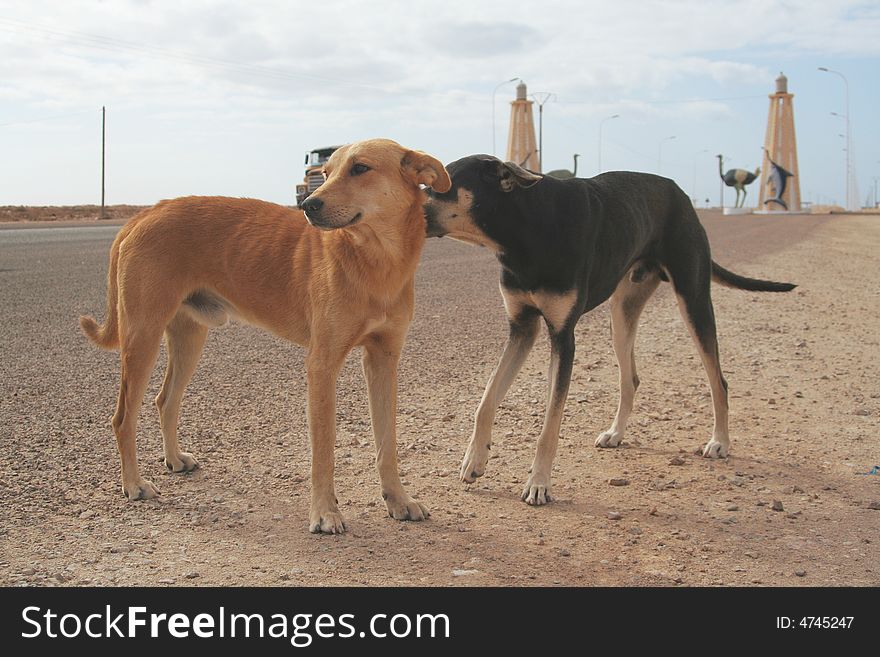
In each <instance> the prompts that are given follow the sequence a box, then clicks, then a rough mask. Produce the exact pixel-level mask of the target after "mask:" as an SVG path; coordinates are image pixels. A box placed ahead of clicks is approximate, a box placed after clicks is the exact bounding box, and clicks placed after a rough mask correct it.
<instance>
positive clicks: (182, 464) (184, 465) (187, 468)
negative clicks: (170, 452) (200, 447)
mask: <svg viewBox="0 0 880 657" xmlns="http://www.w3.org/2000/svg"><path fill="white" fill-rule="evenodd" d="M165 467H166V468H168V469H169V470H171V472H192V471H193V470H195V469H196V468H198V467H199V462H198V461H196V460H195V458H194V457H193V455H192V454H189V453H188V452H180V453H179V454H178V455H177V457H175V458H171V459H169V458H168V457H165Z"/></svg>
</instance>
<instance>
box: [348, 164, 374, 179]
mask: <svg viewBox="0 0 880 657" xmlns="http://www.w3.org/2000/svg"><path fill="white" fill-rule="evenodd" d="M369 170H370V167H368V166H367V165H366V164H355V165H354V166H353V167H352V168H351V175H353V176H359V175H361V174H362V173H366V172H367V171H369Z"/></svg>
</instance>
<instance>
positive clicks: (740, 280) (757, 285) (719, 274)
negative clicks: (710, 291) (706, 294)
mask: <svg viewBox="0 0 880 657" xmlns="http://www.w3.org/2000/svg"><path fill="white" fill-rule="evenodd" d="M712 280H713V281H715V282H716V283H720V284H721V285H724V286H725V287H732V288H736V289H738V290H749V291H750V292H790V291H791V290H793V289H794V288H796V287H797V285H795V284H794V283H777V282H775V281H762V280H760V279H758V278H746V277H745V276H740V275H739V274H734V273H733V272H732V271H727V270H726V269H725V268H724V267H722V266H721V265H719V264H718V263H717V262H715V261H714V260H713V261H712Z"/></svg>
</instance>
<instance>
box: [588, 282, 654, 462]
mask: <svg viewBox="0 0 880 657" xmlns="http://www.w3.org/2000/svg"><path fill="white" fill-rule="evenodd" d="M659 284H660V278H659V276H658V275H657V274H656V273H652V274H649V275H648V277H647V278H644V279H641V280H640V281H639V282H633V281H632V280H631V279H630V277H629V276H625V277H624V278H623V280H622V281H621V282H620V283H619V284H618V286H617V289H616V290H615V291H614V294H613V295H612V297H611V342H612V344H613V346H614V355H615V357H616V358H617V366H618V369H619V370H620V371H619V375H620V399H619V402H618V404H617V414H616V415H615V417H614V422H613V423H612V424H611V428H610V429H608V431H603V432H602V433H600V434H599V437H598V438H596V447H617V446H618V445H619V444H620V442H621V441H622V440H623V434H624V432H625V431H626V423H627V421H628V420H629V415H630V413H631V412H632V407H633V401H634V400H635V395H636V390H637V389H638V387H639V376H638V374H637V373H636V359H635V342H636V329H637V328H638V325H639V316H640V315H641V314H642V309H644V307H645V304H646V303H647V301H648V299H650V298H651V295H652V294H654V291H655V290H656V289H657V286H658V285H659Z"/></svg>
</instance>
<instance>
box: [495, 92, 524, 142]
mask: <svg viewBox="0 0 880 657" xmlns="http://www.w3.org/2000/svg"><path fill="white" fill-rule="evenodd" d="M517 80H519V78H510V79H509V80H505V81H504V82H499V83H498V84H497V85H495V88H494V89H493V90H492V155H495V94H496V93H498V90H499V89H500V88H501V87H503V86H504V85H505V84H510V83H511V82H516V81H517Z"/></svg>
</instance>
